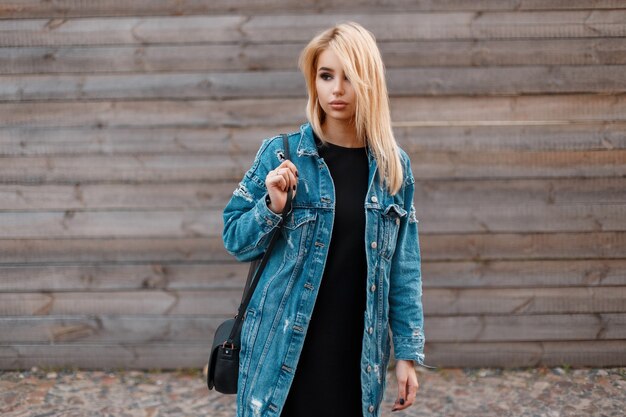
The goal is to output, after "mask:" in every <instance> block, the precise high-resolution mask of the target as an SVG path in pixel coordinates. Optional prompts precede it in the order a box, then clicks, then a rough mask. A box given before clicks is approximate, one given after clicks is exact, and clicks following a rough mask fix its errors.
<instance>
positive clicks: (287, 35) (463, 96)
mask: <svg viewBox="0 0 626 417" xmlns="http://www.w3.org/2000/svg"><path fill="white" fill-rule="evenodd" d="M347 3H349V4H350V7H348V6H346V5H345V4H347ZM346 19H351V20H356V21H358V22H361V23H362V24H364V25H365V26H366V27H368V28H369V29H370V30H371V31H372V32H374V34H375V35H376V36H377V39H378V41H379V45H380V48H381V50H382V52H383V54H384V59H385V62H386V65H387V68H388V74H387V75H388V80H389V86H390V92H391V94H392V111H393V113H392V116H393V120H394V126H395V132H396V134H397V138H398V141H399V142H400V144H401V146H403V147H404V148H405V149H406V150H407V151H408V152H409V154H410V156H411V158H412V161H413V167H414V171H415V172H414V174H415V177H416V180H417V183H416V186H417V190H416V200H415V202H416V207H417V211H418V217H419V219H420V243H421V246H422V255H423V276H424V307H425V312H426V329H425V331H426V335H427V340H428V342H427V346H426V355H427V362H428V363H430V364H435V365H438V366H478V365H481V366H484V365H489V366H535V365H564V364H569V365H594V366H605V365H622V366H623V365H626V354H625V352H626V1H619V0H605V1H602V0H596V1H593V0H515V1H513V0H498V1H495V0H441V1H436V2H433V1H425V0H424V1H408V0H399V1H393V2H390V1H382V0H357V1H354V2H342V1H338V0H323V1H313V0H308V1H301V0H298V1H296V0H287V1H277V0H256V1H255V0H233V1H227V0H222V1H208V0H206V1H201V0H188V1H182V2H181V1H175V0H160V1H152V0H151V1H147V0H142V1H133V2H128V1H121V0H98V1H77V0H65V1H61V0H59V1H54V2H50V1H42V0H23V1H17V0H14V1H4V2H2V3H0V368H4V369H15V368H25V367H30V366H33V365H39V366H60V365H69V366H78V367H87V368H99V367H111V368H118V367H119V368H175V367H199V366H202V365H203V364H204V363H205V362H206V356H207V354H208V351H209V343H210V341H211V338H212V334H213V331H214V328H215V326H216V325H217V324H219V323H220V322H221V321H222V320H224V319H225V318H227V317H229V316H232V314H234V312H235V310H236V308H237V306H238V304H239V301H240V297H241V290H242V288H243V285H244V277H245V274H246V272H247V265H242V264H237V263H236V262H235V261H234V259H233V258H232V257H231V256H230V255H228V254H227V253H226V252H225V250H224V248H223V246H222V241H221V231H222V226H223V224H222V216H221V215H222V210H223V207H224V206H225V204H226V202H227V201H228V199H229V198H230V196H231V193H232V191H233V190H234V188H235V187H236V185H237V182H238V180H239V179H240V178H241V176H242V175H243V173H244V171H245V170H246V169H247V168H248V166H249V165H250V163H251V162H252V159H253V157H254V154H255V152H256V150H257V148H258V146H259V144H260V142H261V140H262V139H263V138H265V137H268V136H273V135H274V134H277V133H279V132H282V131H294V130H296V129H297V127H298V126H299V124H300V123H302V122H303V121H304V104H305V96H304V94H305V91H304V83H303V80H302V76H301V75H300V74H299V72H298V71H297V68H296V60H297V55H298V53H299V51H300V50H301V48H302V47H303V46H304V44H305V42H306V41H307V40H308V39H310V38H311V37H312V36H313V35H314V34H315V33H317V32H318V31H320V30H322V29H324V28H326V27H328V26H330V25H332V24H333V23H335V22H338V21H342V20H346Z"/></svg>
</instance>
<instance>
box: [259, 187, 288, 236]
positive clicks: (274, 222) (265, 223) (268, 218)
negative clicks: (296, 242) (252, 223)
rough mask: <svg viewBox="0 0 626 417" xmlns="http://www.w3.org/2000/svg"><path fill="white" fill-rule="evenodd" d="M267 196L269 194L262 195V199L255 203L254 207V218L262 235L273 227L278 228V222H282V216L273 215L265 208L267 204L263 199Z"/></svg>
mask: <svg viewBox="0 0 626 417" xmlns="http://www.w3.org/2000/svg"><path fill="white" fill-rule="evenodd" d="M268 194H269V193H268V192H266V193H265V195H263V197H262V198H260V199H259V200H258V201H257V203H256V205H255V207H254V209H255V216H254V218H255V219H256V221H257V222H258V223H259V226H260V227H261V228H262V229H263V232H264V233H268V232H269V231H270V230H272V229H273V228H274V227H276V226H278V225H279V224H280V222H281V221H282V220H283V216H282V215H281V214H277V213H274V212H273V211H272V210H270V208H269V207H268V206H267V203H266V202H265V198H266V197H267V196H268Z"/></svg>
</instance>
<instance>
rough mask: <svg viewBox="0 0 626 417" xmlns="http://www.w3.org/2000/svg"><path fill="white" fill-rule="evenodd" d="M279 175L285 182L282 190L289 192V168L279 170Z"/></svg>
mask: <svg viewBox="0 0 626 417" xmlns="http://www.w3.org/2000/svg"><path fill="white" fill-rule="evenodd" d="M277 172H278V174H279V175H280V176H281V177H282V178H283V179H284V180H285V182H284V183H281V185H282V190H283V191H285V192H287V187H291V186H292V185H291V178H290V177H289V173H290V170H289V168H279V169H278V170H277Z"/></svg>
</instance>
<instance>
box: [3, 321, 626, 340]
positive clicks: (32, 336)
mask: <svg viewBox="0 0 626 417" xmlns="http://www.w3.org/2000/svg"><path fill="white" fill-rule="evenodd" d="M224 320H225V318H221V317H202V316H193V317H185V316H180V317H176V316H173V317H170V316H165V317H160V316H156V317H149V316H118V315H89V316H64V317H59V316H52V317H0V344H11V343H55V344H56V343H63V344H71V343H77V344H82V343H90V344H101V343H162V342H166V343H180V344H189V343H202V342H210V341H211V338H212V337H213V335H214V334H215V330H216V329H217V327H218V326H219V325H220V324H221V323H222V322H223V321H224ZM424 333H425V334H426V338H427V340H428V341H430V342H470V343H477V342H512V341H519V342H525V341H559V340H572V341H574V340H619V339H626V314H564V315H560V314H553V315H533V316H505V317H498V316H463V317H457V316H449V317H426V319H425V321H424Z"/></svg>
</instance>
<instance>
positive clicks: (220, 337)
mask: <svg viewBox="0 0 626 417" xmlns="http://www.w3.org/2000/svg"><path fill="white" fill-rule="evenodd" d="M282 137H283V144H284V147H285V159H290V155H289V141H288V137H287V135H286V134H283V135H282ZM292 198H293V196H292V189H291V188H289V190H288V191H287V203H286V204H285V208H284V209H283V212H282V221H281V223H280V226H279V227H278V228H277V229H276V230H275V231H274V234H273V235H272V240H271V242H270V244H269V247H268V248H267V250H266V251H265V254H264V255H263V257H262V258H259V259H255V260H254V261H252V263H251V264H250V270H249V271H248V279H247V282H246V287H245V289H244V292H243V297H242V300H241V305H240V306H239V311H238V313H237V315H236V316H235V317H234V318H232V319H228V320H226V321H225V322H223V323H222V324H220V325H219V326H218V328H217V330H216V331H215V336H214V337H213V347H212V348H211V353H210V356H209V368H208V373H207V385H208V387H209V389H210V390H211V389H213V388H215V390H216V391H218V392H221V393H222V394H236V393H237V382H238V379H239V351H240V349H241V325H242V321H243V315H244V313H245V311H246V308H248V304H249V303H250V299H251V298H252V294H253V293H254V289H255V288H256V286H257V284H258V283H259V277H260V276H261V273H262V272H263V269H264V268H265V264H267V261H268V259H269V256H270V253H271V252H272V249H273V248H274V244H275V243H276V240H277V239H278V236H279V235H280V233H279V232H280V229H281V228H282V226H283V225H284V224H285V219H286V218H287V214H289V209H290V208H291V200H292ZM255 270H256V273H254V271H255ZM253 276H254V279H252V277H253Z"/></svg>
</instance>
